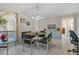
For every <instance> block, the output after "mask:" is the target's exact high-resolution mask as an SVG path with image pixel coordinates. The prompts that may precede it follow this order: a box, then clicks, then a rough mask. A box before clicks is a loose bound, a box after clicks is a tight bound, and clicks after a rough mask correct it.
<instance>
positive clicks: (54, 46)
mask: <svg viewBox="0 0 79 59" xmlns="http://www.w3.org/2000/svg"><path fill="white" fill-rule="evenodd" d="M50 44H51V45H50V49H49V51H48V55H73V54H74V53H68V52H67V50H66V49H63V47H62V44H61V40H53V41H51V42H50ZM6 54H7V49H6V48H0V55H6ZM31 54H32V55H47V50H46V48H45V47H44V46H39V49H38V48H37V47H35V46H33V47H32V48H31V47H30V46H29V45H25V48H24V51H23V45H22V44H18V45H16V46H9V50H8V55H31Z"/></svg>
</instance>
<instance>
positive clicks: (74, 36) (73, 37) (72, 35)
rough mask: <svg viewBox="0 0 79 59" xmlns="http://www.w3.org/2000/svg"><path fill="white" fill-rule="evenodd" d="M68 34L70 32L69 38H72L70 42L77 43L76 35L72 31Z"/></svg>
mask: <svg viewBox="0 0 79 59" xmlns="http://www.w3.org/2000/svg"><path fill="white" fill-rule="evenodd" d="M69 32H70V37H71V38H72V40H73V41H75V42H78V37H77V35H76V33H75V32H74V31H72V30H70V31H69Z"/></svg>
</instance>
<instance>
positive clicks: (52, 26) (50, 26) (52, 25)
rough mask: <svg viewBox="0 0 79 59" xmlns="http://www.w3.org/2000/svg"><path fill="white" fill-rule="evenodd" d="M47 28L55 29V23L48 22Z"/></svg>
mask: <svg viewBox="0 0 79 59" xmlns="http://www.w3.org/2000/svg"><path fill="white" fill-rule="evenodd" d="M47 28H48V29H56V25H55V24H49V25H48V26H47Z"/></svg>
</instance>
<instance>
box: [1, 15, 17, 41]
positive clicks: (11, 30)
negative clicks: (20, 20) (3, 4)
mask: <svg viewBox="0 0 79 59" xmlns="http://www.w3.org/2000/svg"><path fill="white" fill-rule="evenodd" d="M2 18H3V19H5V20H6V24H2V25H0V35H2V34H3V33H4V34H7V35H8V41H9V42H14V41H16V16H15V14H10V15H6V14H5V15H3V16H2Z"/></svg>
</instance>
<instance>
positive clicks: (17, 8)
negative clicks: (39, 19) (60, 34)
mask: <svg viewBox="0 0 79 59" xmlns="http://www.w3.org/2000/svg"><path fill="white" fill-rule="evenodd" d="M36 6H39V13H40V15H41V16H43V17H52V16H60V15H66V14H71V13H78V12H79V4H78V3H0V11H6V10H8V11H12V12H17V13H19V14H23V15H25V16H30V17H31V16H33V15H35V14H36Z"/></svg>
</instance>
